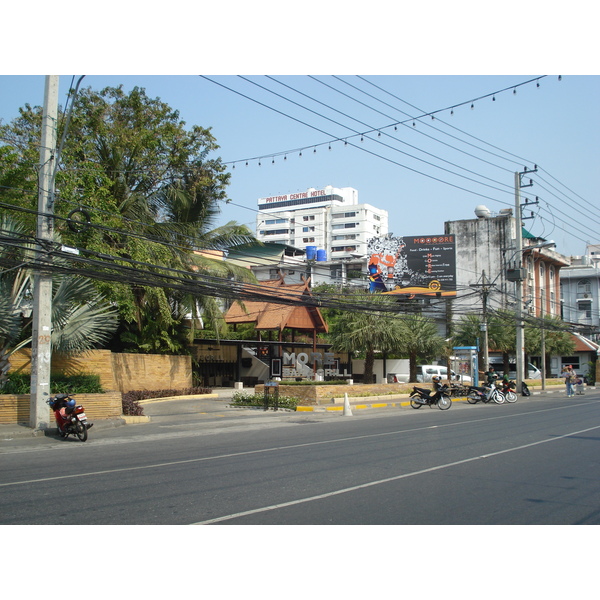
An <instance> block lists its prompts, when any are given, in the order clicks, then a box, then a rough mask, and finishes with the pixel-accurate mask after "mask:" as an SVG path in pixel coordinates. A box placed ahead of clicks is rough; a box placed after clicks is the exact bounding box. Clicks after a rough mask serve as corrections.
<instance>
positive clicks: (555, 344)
mask: <svg viewBox="0 0 600 600" xmlns="http://www.w3.org/2000/svg"><path fill="white" fill-rule="evenodd" d="M542 332H543V333H544V346H545V355H544V356H543V357H542V360H543V361H545V367H546V373H550V359H551V357H552V356H569V355H571V354H572V353H573V351H574V350H575V342H573V339H572V338H571V336H570V335H569V332H568V331H567V325H566V323H565V322H564V321H563V320H562V319H561V318H560V317H557V316H555V315H544V318H543V321H540V324H539V326H537V327H527V328H526V329H525V350H526V351H527V354H528V355H535V356H541V355H542Z"/></svg>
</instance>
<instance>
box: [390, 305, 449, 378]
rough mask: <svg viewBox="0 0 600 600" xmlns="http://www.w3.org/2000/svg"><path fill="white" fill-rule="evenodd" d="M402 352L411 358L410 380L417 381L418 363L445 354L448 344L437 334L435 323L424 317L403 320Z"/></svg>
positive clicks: (409, 316)
mask: <svg viewBox="0 0 600 600" xmlns="http://www.w3.org/2000/svg"><path fill="white" fill-rule="evenodd" d="M401 328H402V339H403V345H402V351H403V352H404V353H406V354H407V355H408V358H409V380H410V381H417V362H419V360H420V361H424V360H425V361H428V360H430V359H432V358H434V357H435V356H437V355H439V354H443V353H444V350H445V347H446V342H445V340H444V338H442V337H441V336H440V335H439V334H438V332H437V326H436V324H435V321H433V320H432V319H429V318H428V317H424V316H422V315H408V316H405V317H403V318H402V319H401Z"/></svg>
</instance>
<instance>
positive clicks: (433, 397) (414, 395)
mask: <svg viewBox="0 0 600 600" xmlns="http://www.w3.org/2000/svg"><path fill="white" fill-rule="evenodd" d="M432 391H433V390H430V389H427V388H419V387H413V391H412V392H411V393H410V399H411V400H410V405H411V406H412V407H413V408H421V406H424V405H428V406H429V408H432V407H433V406H437V407H438V408H439V409H440V410H448V409H449V408H450V407H451V406H452V398H450V391H449V388H448V386H447V385H446V384H444V385H439V386H438V385H436V390H435V392H434V393H433V394H432V393H431V392H432Z"/></svg>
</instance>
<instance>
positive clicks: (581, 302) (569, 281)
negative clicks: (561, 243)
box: [560, 245, 600, 342]
mask: <svg viewBox="0 0 600 600" xmlns="http://www.w3.org/2000/svg"><path fill="white" fill-rule="evenodd" d="M599 263H600V246H598V245H588V246H587V248H586V254H585V255H584V256H572V257H571V266H570V267H568V268H565V269H561V272H560V287H561V301H562V318H563V320H564V321H566V322H568V323H573V324H574V325H578V327H579V329H580V331H582V333H583V335H584V336H585V337H588V338H590V339H592V340H594V341H596V342H597V341H599V340H600V336H599V332H600V264H599Z"/></svg>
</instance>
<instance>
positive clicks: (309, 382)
mask: <svg viewBox="0 0 600 600" xmlns="http://www.w3.org/2000/svg"><path fill="white" fill-rule="evenodd" d="M347 384H348V382H347V381H346V380H345V379H339V380H333V379H331V380H329V381H313V380H312V379H306V380H303V381H282V382H281V385H300V386H302V385H305V386H306V385H309V386H310V385H313V386H314V385H347Z"/></svg>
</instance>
